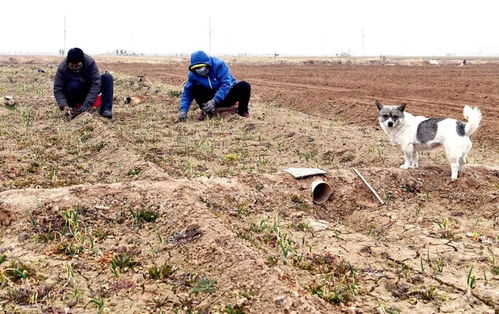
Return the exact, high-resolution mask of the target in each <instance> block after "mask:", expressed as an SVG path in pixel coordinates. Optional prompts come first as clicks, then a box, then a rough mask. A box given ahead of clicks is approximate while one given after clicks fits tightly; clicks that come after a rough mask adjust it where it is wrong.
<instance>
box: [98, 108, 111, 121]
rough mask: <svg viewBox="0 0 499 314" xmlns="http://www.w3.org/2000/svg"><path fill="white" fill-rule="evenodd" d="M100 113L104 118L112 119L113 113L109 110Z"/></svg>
mask: <svg viewBox="0 0 499 314" xmlns="http://www.w3.org/2000/svg"><path fill="white" fill-rule="evenodd" d="M100 115H101V116H103V117H104V118H107V119H112V118H113V113H112V112H111V110H105V111H104V112H103V113H101V114H100Z"/></svg>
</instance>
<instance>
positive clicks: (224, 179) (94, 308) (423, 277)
mask: <svg viewBox="0 0 499 314" xmlns="http://www.w3.org/2000/svg"><path fill="white" fill-rule="evenodd" d="M58 61H60V60H59V59H58V58H49V57H43V58H42V57H2V58H0V64H1V67H0V96H2V97H3V95H12V96H14V98H15V99H16V100H17V105H16V106H15V107H8V106H3V105H1V106H0V311H1V312H9V313H11V312H12V313H17V312H22V313H26V312H28V313H95V312H104V313H116V312H122V313H162V312H164V313H172V312H176V313H335V312H344V313H407V312H415V313H439V312H442V313H497V312H498V311H499V307H498V304H499V232H498V230H499V201H498V197H499V167H498V160H499V145H498V142H497V140H498V139H499V138H498V127H499V125H498V121H499V120H498V119H499V110H498V107H497V103H498V101H499V92H498V91H499V78H498V77H497V74H496V73H498V70H499V65H497V64H496V60H471V62H469V63H470V64H469V65H467V66H465V67H459V66H458V64H459V62H458V60H440V65H431V64H429V63H428V62H426V61H425V60H405V59H404V60H403V59H397V60H385V62H384V63H381V62H380V61H379V60H354V59H352V60H345V59H341V60H340V59H311V60H303V59H292V60H291V59H278V60H274V59H271V60H263V59H244V60H240V59H233V58H229V59H228V62H229V65H230V67H231V69H232V72H233V73H234V74H235V76H236V77H237V78H238V79H239V80H247V81H248V82H249V83H250V84H251V85H252V88H253V97H252V100H251V104H250V113H251V118H249V119H245V118H241V117H239V116H237V115H224V116H220V117H215V118H213V119H211V120H206V121H197V120H196V116H197V114H198V113H199V111H198V110H196V109H194V107H195V106H192V108H193V110H191V112H189V115H188V121H187V122H186V123H176V122H175V119H176V116H177V108H178V102H179V95H180V91H181V89H182V83H183V81H184V78H185V77H186V72H185V71H186V68H187V62H188V61H187V59H182V58H168V59H166V58H138V57H137V58H131V57H127V58H109V57H100V58H97V61H98V64H99V67H100V68H101V70H102V71H104V70H107V71H111V72H112V73H113V76H114V82H115V102H114V110H113V111H114V117H113V119H112V120H106V119H103V118H101V117H99V115H98V114H97V113H95V112H94V113H85V114H82V115H80V116H78V117H77V118H76V119H74V120H72V121H67V120H66V119H64V117H63V116H62V114H61V112H60V111H59V110H58V109H57V107H56V105H55V102H54V99H53V96H52V84H53V76H54V72H55V69H56V66H57V62H58ZM127 96H143V97H144V101H143V102H142V103H139V104H133V103H132V104H125V103H124V102H123V99H124V98H125V97H127ZM374 99H379V100H381V101H382V102H384V103H387V104H400V103H403V102H405V103H407V104H408V107H407V108H408V109H407V110H409V111H410V112H411V113H413V114H423V115H426V116H439V117H452V118H457V119H462V107H463V106H464V105H465V104H467V105H471V106H478V107H479V108H480V109H481V110H482V112H483V114H484V121H483V125H482V127H481V128H480V129H479V130H478V131H477V133H476V134H475V135H474V136H473V142H474V146H473V148H472V150H471V152H470V156H469V160H468V162H469V164H468V165H467V166H465V168H464V171H462V172H461V173H460V176H459V179H458V180H457V181H455V182H451V181H450V167H449V165H448V164H447V162H446V159H445V155H444V153H443V152H442V151H441V150H436V151H432V152H428V153H423V154H421V158H420V168H419V169H410V170H403V169H400V168H399V165H400V164H401V163H402V159H403V158H402V153H401V152H400V150H399V149H398V148H396V147H394V146H392V144H391V143H390V142H389V140H388V139H387V138H386V135H385V134H384V133H383V132H382V131H381V130H380V129H379V127H378V126H377V120H376V109H375V106H374V104H373V101H374ZM288 167H318V168H321V169H324V170H326V171H327V174H326V175H324V176H320V177H318V176H315V177H309V178H304V179H299V180H297V179H294V178H293V177H291V176H290V175H289V174H287V173H285V172H283V171H282V170H283V169H285V168H288ZM354 168H355V169H358V170H359V171H360V172H361V173H362V174H363V176H364V177H365V178H366V180H367V181H368V182H369V183H370V184H371V185H372V187H373V188H374V190H376V191H377V193H378V194H379V195H380V197H381V199H382V201H383V204H380V202H379V201H378V200H377V199H376V197H375V196H374V195H373V194H372V193H371V191H370V190H369V189H368V188H367V187H366V185H365V184H364V183H363V182H362V181H361V179H360V178H359V177H358V176H357V174H356V173H355V172H354V171H353V169H354ZM317 179H321V180H324V181H326V182H328V183H329V184H330V186H331V187H332V190H333V194H332V196H331V198H330V199H329V200H328V201H327V202H325V203H324V204H322V205H317V204H314V203H313V202H312V198H311V184H312V182H313V181H315V180H317Z"/></svg>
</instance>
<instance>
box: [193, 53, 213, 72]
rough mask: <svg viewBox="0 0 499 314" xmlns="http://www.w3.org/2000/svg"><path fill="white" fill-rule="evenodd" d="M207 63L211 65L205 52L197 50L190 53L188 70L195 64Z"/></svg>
mask: <svg viewBox="0 0 499 314" xmlns="http://www.w3.org/2000/svg"><path fill="white" fill-rule="evenodd" d="M202 63H203V64H207V65H209V66H210V68H212V67H213V63H212V61H211V58H210V57H209V56H208V55H207V54H206V52H204V51H202V50H199V51H196V52H193V53H192V54H191V64H190V65H189V70H190V69H191V68H192V67H193V66H194V65H197V64H202Z"/></svg>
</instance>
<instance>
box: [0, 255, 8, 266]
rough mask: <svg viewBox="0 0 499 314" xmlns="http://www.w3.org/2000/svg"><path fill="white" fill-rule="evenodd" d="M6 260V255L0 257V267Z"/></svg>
mask: <svg viewBox="0 0 499 314" xmlns="http://www.w3.org/2000/svg"><path fill="white" fill-rule="evenodd" d="M6 260H7V255H5V254H2V255H0V265H2V263H3V262H5V261H6Z"/></svg>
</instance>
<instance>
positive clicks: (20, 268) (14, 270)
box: [4, 261, 35, 282]
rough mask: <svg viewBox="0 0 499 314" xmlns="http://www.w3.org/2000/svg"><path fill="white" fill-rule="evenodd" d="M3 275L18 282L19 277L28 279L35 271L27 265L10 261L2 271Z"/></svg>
mask: <svg viewBox="0 0 499 314" xmlns="http://www.w3.org/2000/svg"><path fill="white" fill-rule="evenodd" d="M4 274H5V276H7V277H8V278H9V279H10V280H12V281H14V282H18V281H19V280H21V279H28V278H29V277H32V276H34V275H35V271H34V270H33V269H32V268H31V267H29V266H28V265H26V264H24V263H21V262H18V261H12V262H11V263H10V266H9V267H8V268H7V269H5V271H4Z"/></svg>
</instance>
